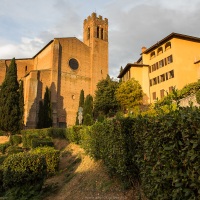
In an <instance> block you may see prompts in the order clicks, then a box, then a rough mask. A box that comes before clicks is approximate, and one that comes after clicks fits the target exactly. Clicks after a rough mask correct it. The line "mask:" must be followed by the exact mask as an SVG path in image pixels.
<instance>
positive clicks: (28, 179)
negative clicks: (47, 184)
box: [3, 153, 47, 189]
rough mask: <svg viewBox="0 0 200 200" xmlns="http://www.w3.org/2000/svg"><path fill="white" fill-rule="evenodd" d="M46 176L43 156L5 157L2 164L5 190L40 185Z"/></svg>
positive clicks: (22, 154)
mask: <svg viewBox="0 0 200 200" xmlns="http://www.w3.org/2000/svg"><path fill="white" fill-rule="evenodd" d="M46 175H47V171H46V162H45V158H44V156H42V155H40V154H31V153H18V154H15V155H10V156H9V157H7V158H6V159H5V161H4V163H3V185H4V187H5V188H6V189H10V188H13V187H21V186H23V185H34V184H40V186H41V187H42V185H43V182H44V179H45V177H46Z"/></svg>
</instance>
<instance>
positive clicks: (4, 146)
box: [0, 142, 10, 154]
mask: <svg viewBox="0 0 200 200" xmlns="http://www.w3.org/2000/svg"><path fill="white" fill-rule="evenodd" d="M9 146H10V142H6V143H4V144H0V152H1V153H2V154H4V153H5V152H6V149H7V148H8V147H9Z"/></svg>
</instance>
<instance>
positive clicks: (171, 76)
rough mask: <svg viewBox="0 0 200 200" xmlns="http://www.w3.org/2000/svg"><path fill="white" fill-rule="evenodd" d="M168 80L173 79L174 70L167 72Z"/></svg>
mask: <svg viewBox="0 0 200 200" xmlns="http://www.w3.org/2000/svg"><path fill="white" fill-rule="evenodd" d="M168 78H169V79H171V78H174V70H171V71H170V72H169V77H168Z"/></svg>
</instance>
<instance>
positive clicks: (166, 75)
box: [165, 72, 168, 80]
mask: <svg viewBox="0 0 200 200" xmlns="http://www.w3.org/2000/svg"><path fill="white" fill-rule="evenodd" d="M165 77H166V80H168V72H167V73H166V74H165Z"/></svg>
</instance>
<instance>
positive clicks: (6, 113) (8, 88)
mask: <svg viewBox="0 0 200 200" xmlns="http://www.w3.org/2000/svg"><path fill="white" fill-rule="evenodd" d="M19 99H20V95H19V83H18V81H17V66H16V63H15V58H13V59H12V61H11V63H10V66H9V68H8V70H7V72H6V76H5V79H4V81H3V83H2V87H1V93H0V128H1V129H2V130H3V131H6V132H7V133H8V134H9V135H10V134H11V133H17V132H18V131H19V130H20V123H21V112H20V105H19V102H20V101H19Z"/></svg>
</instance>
